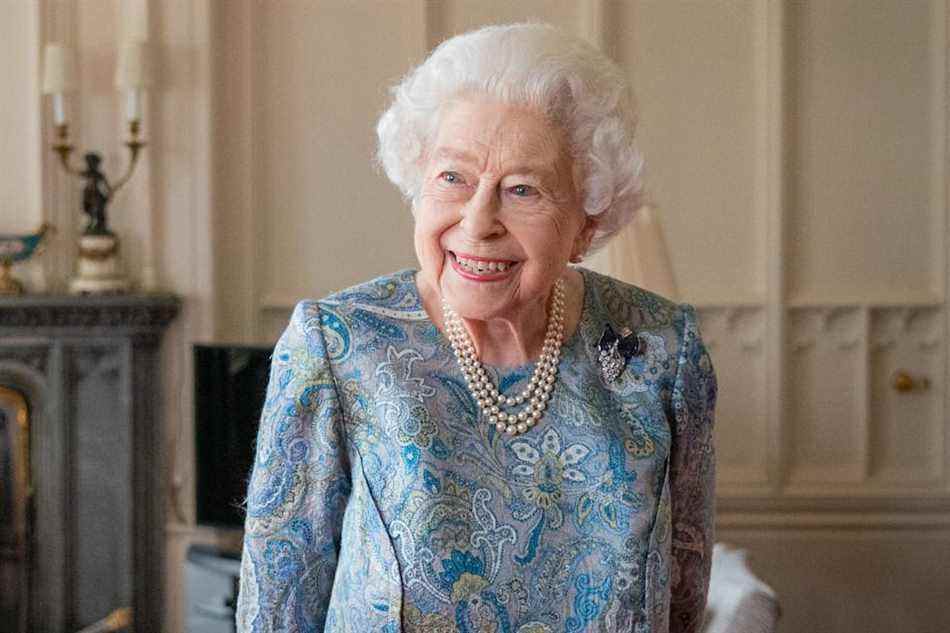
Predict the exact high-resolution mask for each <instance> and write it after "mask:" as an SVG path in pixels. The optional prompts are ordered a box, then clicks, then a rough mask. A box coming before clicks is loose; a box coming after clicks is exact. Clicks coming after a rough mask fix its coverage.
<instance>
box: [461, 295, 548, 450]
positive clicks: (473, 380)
mask: <svg viewBox="0 0 950 633" xmlns="http://www.w3.org/2000/svg"><path fill="white" fill-rule="evenodd" d="M442 310H443V316H444V323H445V331H446V333H447V335H448V339H449V343H450V345H451V347H452V351H453V352H454V354H455V358H456V361H457V362H458V364H459V367H460V368H461V370H462V374H463V376H464V378H465V383H466V384H467V385H468V389H469V392H470V393H471V394H472V396H473V398H474V399H475V401H476V402H477V404H478V406H479V408H480V410H481V411H483V412H485V414H486V416H487V418H488V421H489V422H490V423H492V424H494V425H495V428H496V429H497V430H498V431H499V432H502V431H504V432H505V433H507V434H509V435H515V434H518V433H525V432H526V431H527V430H528V429H529V428H531V427H532V426H534V425H535V424H537V422H538V421H539V420H540V419H541V418H542V417H543V416H544V409H545V407H546V406H547V405H546V403H547V400H548V399H549V398H550V393H551V390H552V389H553V385H554V382H555V380H556V378H557V370H558V358H560V354H561V343H562V341H563V336H562V334H563V330H564V281H563V280H562V279H558V280H557V281H556V282H555V283H554V294H553V297H552V299H551V306H550V313H549V314H548V324H547V327H546V330H545V334H544V341H543V343H542V347H541V354H540V356H539V358H538V361H537V363H536V365H535V369H534V372H533V373H532V375H531V378H530V379H529V382H528V385H527V387H526V388H525V390H524V391H522V392H521V393H520V394H516V395H514V396H504V395H501V394H500V393H499V392H498V389H497V388H496V387H495V385H494V384H492V381H491V378H490V377H489V375H488V372H487V371H486V370H485V368H484V366H483V365H482V364H481V363H480V362H479V360H478V354H477V353H476V351H475V346H474V344H473V342H472V340H471V339H470V338H469V336H468V331H467V330H466V329H465V327H464V325H463V324H462V322H461V319H460V318H459V316H458V315H457V314H456V313H455V311H454V310H452V307H451V306H449V305H448V303H446V302H445V301H443V302H442ZM525 402H527V405H526V406H525V407H524V408H523V409H522V410H521V411H519V412H518V413H514V412H512V413H506V412H504V411H502V410H501V408H500V407H503V406H506V407H512V406H515V405H522V404H525Z"/></svg>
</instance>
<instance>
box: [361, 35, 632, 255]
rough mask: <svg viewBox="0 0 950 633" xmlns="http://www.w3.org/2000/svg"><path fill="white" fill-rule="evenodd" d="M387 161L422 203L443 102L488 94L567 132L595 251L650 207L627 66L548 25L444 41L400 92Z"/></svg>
mask: <svg viewBox="0 0 950 633" xmlns="http://www.w3.org/2000/svg"><path fill="white" fill-rule="evenodd" d="M391 93H392V102H391V104H390V105H389V107H388V109H387V110H386V111H385V112H384V113H383V114H382V116H381V117H380V118H379V122H378V123H377V125H376V133H377V136H378V138H379V148H378V155H377V159H378V161H379V163H380V165H381V166H382V168H383V170H384V171H385V173H386V175H387V176H388V177H389V179H390V180H391V181H392V182H393V183H394V184H395V185H396V186H397V187H398V188H399V189H400V191H402V193H403V195H404V196H405V197H406V198H407V199H408V200H409V201H410V203H412V204H413V205H415V202H416V201H417V196H418V194H419V191H420V187H421V184H422V177H423V170H424V168H425V157H426V152H427V147H428V145H429V143H430V142H431V141H432V139H433V138H434V136H435V133H436V131H437V130H438V125H439V113H440V109H441V107H442V105H443V104H445V103H447V102H449V101H450V100H451V99H452V98H453V97H456V96H459V95H461V94H463V93H469V94H472V93H474V94H483V95H487V96H490V97H493V98H496V99H499V100H501V101H503V102H505V103H513V104H519V105H526V106H529V107H532V108H534V109H537V110H538V111H540V112H542V113H544V114H545V115H546V116H547V117H548V118H549V119H550V120H552V121H554V122H556V123H557V124H558V125H560V126H562V127H563V129H564V130H565V131H566V133H567V136H568V139H569V143H570V151H571V154H572V158H573V160H574V165H575V172H577V171H578V168H579V178H578V184H579V190H580V192H581V195H582V200H583V208H584V212H585V213H587V215H589V216H597V220H598V221H597V226H596V230H595V233H594V238H593V241H592V244H591V250H597V249H598V248H600V247H601V246H603V245H604V244H605V243H606V242H607V241H608V240H609V239H610V238H611V237H613V236H614V235H615V234H616V233H617V232H618V231H620V229H622V228H623V227H624V226H625V225H626V224H627V222H629V221H630V220H631V219H632V218H633V214H634V213H635V212H636V211H637V210H638V209H639V208H640V207H641V206H642V205H643V204H644V188H643V158H642V156H641V155H640V152H639V150H638V149H637V145H636V140H635V131H636V125H637V112H636V106H635V101H634V98H633V94H632V90H631V89H630V87H629V85H628V83H627V81H626V79H625V77H624V75H623V71H621V69H620V68H619V67H618V66H617V65H616V64H615V63H613V62H612V61H611V60H610V59H608V58H607V57H606V56H605V55H603V54H602V53H601V52H599V51H598V50H597V49H596V48H594V47H593V46H591V45H590V44H588V43H587V42H585V41H584V40H582V39H580V38H577V37H573V36H571V35H568V34H566V33H564V32H563V31H560V30H559V29H557V28H555V27H553V26H551V25H548V24H539V23H523V24H506V25H495V26H486V27H483V28H481V29H478V30H475V31H470V32H468V33H463V34H461V35H456V36H455V37H452V38H450V39H448V40H446V41H444V42H442V43H441V44H440V45H439V46H438V47H437V48H436V49H435V50H434V51H433V52H432V54H431V55H429V57H428V58H426V60H425V61H424V62H423V63H422V64H420V65H419V66H417V67H416V68H414V69H413V70H411V71H410V72H409V73H408V74H407V75H406V76H405V77H404V78H403V79H402V80H401V81H400V82H399V83H398V84H397V85H396V86H394V87H393V88H392V90H391Z"/></svg>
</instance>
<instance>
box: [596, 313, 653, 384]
mask: <svg viewBox="0 0 950 633" xmlns="http://www.w3.org/2000/svg"><path fill="white" fill-rule="evenodd" d="M642 347H643V344H642V342H641V341H640V337H639V336H637V335H636V334H634V333H633V332H632V331H631V330H630V328H626V327H625V328H623V330H621V331H620V336H617V335H616V334H615V333H614V329H613V328H612V327H610V324H609V323H608V324H607V327H605V328H604V333H603V334H601V335H600V343H598V344H597V348H598V349H599V350H600V354H599V356H598V360H599V362H600V373H601V375H602V376H603V377H604V380H605V381H606V382H613V381H614V380H616V379H617V378H618V377H619V376H620V374H621V373H623V370H624V367H626V366H627V361H628V360H629V359H630V357H631V356H636V355H637V354H640V353H641V351H642V349H641V348H642Z"/></svg>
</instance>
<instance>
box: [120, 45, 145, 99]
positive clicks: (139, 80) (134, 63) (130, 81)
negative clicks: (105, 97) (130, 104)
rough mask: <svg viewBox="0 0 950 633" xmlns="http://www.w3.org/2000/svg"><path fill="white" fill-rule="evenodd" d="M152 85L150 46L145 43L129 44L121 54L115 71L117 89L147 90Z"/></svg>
mask: <svg viewBox="0 0 950 633" xmlns="http://www.w3.org/2000/svg"><path fill="white" fill-rule="evenodd" d="M150 84H151V67H150V62H149V55H148V44H147V43H146V42H143V41H134V42H128V43H127V44H125V45H124V46H123V47H122V49H121V51H120V52H119V63H118V64H117V65H116V69H115V87H116V88H119V89H120V90H131V89H135V88H145V87H146V86H148V85H150Z"/></svg>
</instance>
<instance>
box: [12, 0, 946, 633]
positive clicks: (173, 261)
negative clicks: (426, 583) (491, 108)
mask: <svg viewBox="0 0 950 633" xmlns="http://www.w3.org/2000/svg"><path fill="white" fill-rule="evenodd" d="M4 2H6V4H4ZM0 7H2V8H3V9H4V10H5V13H4V15H5V18H6V17H8V16H9V20H6V21H3V22H0V34H2V35H3V37H0V47H2V51H3V52H4V53H5V56H4V58H9V59H17V60H19V61H18V62H17V63H16V64H12V63H9V64H0V73H6V74H7V75H4V78H6V79H7V82H8V85H23V86H26V87H27V88H26V89H25V90H24V91H19V92H16V91H11V94H8V95H4V96H0V108H2V109H0V111H2V112H3V117H2V120H0V130H3V134H4V135H5V136H4V138H10V139H12V143H11V144H8V146H10V147H14V148H16V149H17V150H18V151H17V152H16V153H17V156H16V157H15V158H10V157H7V158H0V160H2V161H6V166H7V169H6V172H8V173H9V172H10V170H11V169H12V168H14V167H16V168H18V169H20V171H25V173H26V176H25V178H24V179H23V180H17V181H11V180H7V181H4V182H2V183H0V192H3V195H4V196H6V198H4V199H3V201H2V204H4V205H8V200H13V201H14V203H15V206H14V207H13V208H14V209H16V211H15V213H14V214H13V216H12V217H11V215H10V214H9V213H7V212H6V211H5V210H0V211H2V213H0V222H2V223H0V231H4V230H20V229H26V228H29V227H30V226H32V225H33V224H34V223H35V222H36V221H38V220H40V219H42V218H50V219H52V220H53V221H54V222H56V223H57V224H58V225H63V226H65V231H64V232H65V233H66V235H67V236H70V237H69V239H66V237H63V236H61V240H62V241H61V246H60V247H59V248H58V250H56V251H55V252H50V253H48V254H47V256H46V259H45V260H43V261H44V263H43V266H42V267H37V268H36V269H34V271H32V272H31V273H30V274H31V275H32V276H33V277H31V279H33V280H34V281H35V282H36V283H35V285H36V287H41V286H42V284H43V283H45V282H46V280H48V284H49V285H50V286H51V287H53V288H56V287H62V284H63V283H64V280H65V277H66V275H67V274H68V271H69V270H70V267H71V266H72V254H71V253H70V252H69V251H68V245H69V244H70V243H71V242H70V240H71V235H72V234H74V233H75V228H74V227H75V223H76V218H77V216H78V208H79V203H78V196H77V195H76V191H77V189H76V187H75V185H74V184H73V183H71V182H69V181H67V180H66V179H65V178H63V177H62V176H61V175H60V174H59V172H58V171H57V169H56V168H55V164H53V163H52V161H51V160H50V158H51V157H50V156H49V152H47V151H46V150H45V149H42V148H41V147H40V146H39V145H40V143H41V142H42V140H41V139H43V138H45V136H44V135H45V134H46V133H47V127H44V126H43V125H42V123H43V122H44V121H45V120H46V118H47V117H48V114H44V115H43V117H42V118H41V117H39V116H38V115H37V114H36V108H35V106H36V104H37V103H38V102H39V101H40V100H39V96H38V94H37V90H38V68H39V66H38V59H39V51H40V50H41V48H42V44H43V43H44V42H46V41H52V40H60V41H67V42H71V43H73V44H75V45H76V46H77V47H78V48H79V49H80V56H81V63H82V65H83V66H84V67H88V68H89V70H87V71H84V73H83V75H82V77H81V86H80V93H79V95H78V97H77V106H76V107H77V111H76V112H75V113H74V114H75V118H76V120H77V130H76V131H77V138H79V139H81V145H82V146H90V147H99V148H102V149H104V150H105V151H106V161H107V164H109V165H116V164H121V163H122V161H123V160H124V155H123V154H122V151H121V150H122V146H121V145H120V138H119V129H120V128H119V110H118V101H117V99H116V97H115V95H114V91H113V89H112V88H111V63H112V61H111V60H112V56H113V55H114V50H115V44H116V42H117V41H118V39H119V38H120V37H121V33H122V32H123V31H127V30H129V29H133V30H134V29H136V28H139V29H141V28H144V32H147V33H148V35H149V37H150V39H151V40H152V41H153V43H154V44H155V46H156V49H157V51H158V66H159V73H158V82H157V88H156V90H154V91H153V92H152V93H151V96H150V100H149V103H148V104H147V106H148V113H149V115H148V117H147V124H146V135H147V137H148V140H149V141H150V145H149V148H148V149H147V150H146V154H145V158H146V160H145V162H144V163H143V165H141V166H140V168H139V172H138V173H137V175H136V178H135V179H134V180H133V182H132V184H131V186H130V189H129V190H128V191H127V192H124V193H123V196H124V197H122V198H120V199H119V200H117V201H116V207H115V212H114V213H113V216H112V217H114V218H115V224H116V226H117V228H118V230H119V231H120V232H121V234H122V236H123V240H124V246H126V247H127V249H128V250H129V251H130V252H129V253H128V259H127V264H128V266H129V268H130V271H131V272H132V274H133V277H134V278H135V279H136V280H137V281H138V282H139V285H140V286H142V287H146V288H147V287H152V286H158V287H163V288H168V289H171V290H175V291H177V292H179V293H181V294H183V295H184V296H185V299H186V304H185V305H186V308H185V313H184V314H183V315H182V318H181V319H180V320H179V322H178V323H177V324H176V328H175V329H174V330H173V331H172V333H171V335H170V336H169V339H168V341H167V342H166V347H165V350H164V355H165V360H166V366H167V367H168V370H167V373H166V376H165V377H166V384H165V385H164V386H163V389H164V397H165V401H166V404H167V406H166V435H167V438H168V442H167V446H168V460H167V462H168V467H169V471H168V473H167V475H168V476H167V481H168V491H169V494H168V501H169V502H168V535H169V536H168V584H167V594H168V595H167V598H168V603H169V609H168V612H169V622H168V627H167V629H168V630H169V631H178V630H181V622H182V613H181V608H182V593H181V592H182V582H183V575H182V564H183V559H184V553H185V551H186V548H187V546H188V545H189V544H190V543H193V542H217V543H224V544H230V545H231V546H235V545H236V539H237V538H239V535H237V534H235V533H229V532H224V531H216V530H209V529H206V528H201V527H196V526H195V525H194V499H193V495H192V493H191V490H192V487H193V485H194V484H193V482H194V474H193V470H194V469H193V456H192V454H191V446H190V442H189V441H187V438H190V437H191V436H192V433H193V429H192V420H191V400H190V393H189V390H190V384H191V368H190V365H189V350H190V344H191V343H192V342H195V341H200V340H209V339H216V340H231V341H244V342H250V341H273V340H274V338H275V337H276V335H277V334H278V333H279V332H280V330H281V329H282V328H283V326H284V325H285V323H286V319H287V316H288V315H289V311H290V309H291V307H292V306H293V304H294V303H295V302H296V300H297V299H299V298H302V297H318V296H321V295H323V294H326V293H327V292H330V291H332V290H335V289H337V288H340V287H343V286H346V285H349V284H351V283H354V282H357V281H360V280H363V279H366V278H368V277H371V276H374V275H377V274H380V273H384V272H387V271H390V270H393V269H395V268H399V267H403V266H408V265H413V263H414V260H413V255H412V246H411V227H412V224H411V216H410V215H409V212H408V210H407V209H406V206H405V204H404V203H403V201H402V200H400V198H399V195H398V193H397V192H396V191H395V189H394V188H392V187H391V186H390V185H389V184H388V182H386V181H385V178H384V177H383V176H382V175H380V174H379V173H378V172H377V171H376V170H375V169H374V167H373V163H372V160H373V151H374V132H373V126H374V123H375V119H376V117H377V116H378V114H379V113H380V111H381V110H382V108H383V107H384V104H385V101H386V88H387V87H388V86H389V85H390V84H392V82H393V81H395V80H396V79H397V78H398V77H399V76H401V75H402V74H403V73H404V72H406V71H407V70H408V69H409V68H410V67H411V66H412V65H413V64H414V63H416V62H418V61H419V60H421V59H422V57H423V56H424V55H425V53H426V52H427V51H428V50H429V49H430V48H431V47H432V46H433V45H435V44H436V43H438V42H439V41H441V40H442V39H443V38H445V37H447V36H449V35H451V34H453V33H456V32H459V31H463V30H466V29H469V28H473V27H476V26H479V25H482V24H486V23H489V22H503V21H512V20H521V19H526V18H538V19H543V20H546V21H550V22H553V23H555V24H558V25H560V26H561V27H563V28H565V29H568V30H571V31H573V32H575V33H578V34H580V35H583V36H585V37H588V38H589V39H590V40H591V41H593V42H595V43H596V44H598V45H599V46H601V47H602V48H603V49H604V50H605V51H606V52H607V53H608V54H610V55H611V56H612V57H614V58H615V59H616V60H617V61H618V62H619V63H620V64H621V65H622V66H623V67H624V68H626V69H627V70H628V72H629V76H630V79H631V81H632V82H633V84H634V85H635V88H636V92H637V95H638V99H639V103H640V105H641V128H640V134H641V142H642V148H643V151H644V154H645V156H646V158H647V161H648V176H649V186H650V192H651V197H652V200H653V203H654V205H655V207H656V208H657V209H658V214H659V216H660V217H661V218H662V221H663V225H664V227H665V233H666V236H667V241H668V244H669V246H670V250H671V253H672V258H673V266H674V269H675V277H676V281H677V283H678V287H679V291H680V295H679V297H678V298H679V299H681V300H685V301H689V302H691V303H694V304H696V305H697V307H698V308H699V311H700V315H701V320H702V329H703V332H704V337H705V339H706V340H707V342H708V345H709V347H710V349H711V351H712V355H713V360H714V363H715V365H716V368H717V373H718V375H719V379H720V399H719V404H718V416H717V417H718V422H717V430H716V433H717V449H718V456H719V470H718V473H719V483H718V491H719V513H718V523H719V535H720V538H721V539H722V540H727V541H732V542H734V543H737V544H739V545H742V546H745V547H748V548H749V550H750V552H751V553H752V559H753V564H754V565H757V566H758V569H760V570H761V571H762V574H763V576H765V578H766V580H768V581H769V582H770V583H771V584H772V585H773V586H775V587H776V589H777V590H778V591H779V594H780V596H781V598H782V599H783V603H784V606H785V609H784V611H785V618H784V624H783V629H782V630H783V631H788V632H791V631H798V630H820V631H850V630H857V629H860V630H862V631H893V630H901V631H906V632H908V633H911V632H915V631H920V632H924V631H935V630H950V606H948V605H946V604H944V603H939V601H938V600H937V599H936V597H937V596H938V593H937V592H935V591H934V587H947V586H950V571H948V569H950V566H947V565H945V564H944V565H942V566H941V565H934V564H933V561H934V560H935V557H934V555H933V552H935V551H942V552H946V551H950V479H948V473H947V466H948V465H950V442H948V438H947V435H946V433H947V428H946V420H947V412H948V406H950V404H948V400H947V397H948V393H947V392H948V389H947V359H948V355H950V347H948V339H950V337H948V335H947V304H946V297H947V292H948V274H947V265H948V262H947V259H946V252H947V249H948V246H950V235H948V232H947V231H948V193H947V182H946V176H945V174H946V171H947V155H946V152H947V119H948V96H947V72H948V61H947V60H948V42H947V24H948V13H950V10H948V2H947V1H946V0H914V1H913V2H905V1H903V0H886V1H885V0H860V1H858V0H834V1H815V2H804V1H802V2H798V1H796V2H787V3H785V2H780V1H778V0H729V1H726V0H722V1H715V2H705V1H699V0H673V1H671V0H639V1H637V0H629V1H612V0H576V1H568V0H559V1H546V0H524V1H521V2H509V1H508V0H491V1H479V2H475V1H468V0H445V1H426V0H391V1H385V2H383V1H375V0H374V1H368V0H367V1H365V2H355V1H354V2H349V1H344V0H333V1H329V0H325V1H316V0H313V1H304V0H293V1H282V2H277V1H276V0H275V1H265V0H253V1H252V0H234V1H230V0H229V1H227V2H213V1H211V0H195V1H192V0H138V1H137V2H133V3H130V2H123V1H121V0H107V1H105V2H101V1H99V0H75V1H68V0H41V1H40V0H38V1H37V2H35V3H30V2H28V0H23V1H22V2H20V1H19V0H0ZM143 16H144V18H143ZM143 20H144V21H143ZM143 25H144V26H143ZM45 122H46V123H47V124H48V121H45ZM23 156H26V157H27V160H26V161H25V162H24V161H23V160H22V157H23ZM30 157H33V158H30ZM31 160H32V161H33V162H32V163H31V162H30V161H31ZM24 164H25V165H26V166H27V167H26V169H25V170H23V169H21V166H22V165H24ZM31 164H32V165H33V167H30V165H31ZM70 224H72V226H70ZM624 255H625V252H624V245H623V244H615V245H613V246H612V247H611V248H610V251H609V252H608V253H605V254H604V255H603V256H600V257H597V258H595V259H594V260H593V264H594V265H595V266H598V267H600V268H601V269H604V270H608V271H609V270H610V269H614V270H618V271H619V270H626V268H625V267H624V266H623V265H621V262H622V261H623V258H624ZM897 369H905V370H907V371H908V372H910V374H911V375H912V376H914V377H915V378H917V379H920V378H921V377H927V378H929V380H930V387H929V389H927V390H919V391H913V392H910V393H898V392H897V391H896V390H895V389H894V388H893V386H892V381H893V375H894V372H895V371H896V370H897ZM938 558H939V557H938ZM944 560H945V557H944ZM882 577H886V578H887V579H889V580H888V581H887V582H884V581H882V580H881V578H882ZM885 593H886V594H887V599H886V600H881V599H880V598H881V597H883V595H884V594H885ZM829 596H831V598H829ZM839 596H840V597H842V599H847V600H850V601H851V602H853V603H854V604H855V605H856V606H854V608H850V609H845V610H842V608H841V602H842V600H841V599H837V598H838V597H839ZM908 605H910V606H909V607H908ZM858 622H860V626H857V629H856V628H854V626H851V625H853V624H855V623H858Z"/></svg>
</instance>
